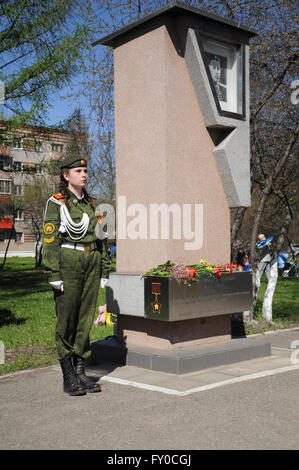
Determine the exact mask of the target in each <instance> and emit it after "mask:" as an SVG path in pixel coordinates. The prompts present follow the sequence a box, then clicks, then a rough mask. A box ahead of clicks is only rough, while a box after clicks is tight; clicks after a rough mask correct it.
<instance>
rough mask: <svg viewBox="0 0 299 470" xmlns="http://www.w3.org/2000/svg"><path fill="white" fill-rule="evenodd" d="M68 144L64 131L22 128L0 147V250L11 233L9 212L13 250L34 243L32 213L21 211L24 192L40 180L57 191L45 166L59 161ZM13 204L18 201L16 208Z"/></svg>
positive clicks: (34, 234)
mask: <svg viewBox="0 0 299 470" xmlns="http://www.w3.org/2000/svg"><path fill="white" fill-rule="evenodd" d="M0 126H3V123H1V122H0ZM70 142H71V134H70V133H69V132H67V131H65V130H60V129H55V130H53V129H48V128H42V127H35V126H22V127H21V128H19V129H18V131H17V132H14V135H13V136H11V139H9V144H7V145H0V250H1V244H5V242H6V241H7V240H8V239H9V236H10V233H11V229H10V228H9V227H10V222H9V220H12V217H13V214H12V212H14V229H15V230H14V233H13V238H12V240H11V244H12V249H13V245H14V244H17V245H20V244H28V243H30V244H34V243H35V241H36V231H35V230H34V226H33V221H32V217H31V214H30V212H29V211H28V210H27V211H26V210H24V209H23V208H22V197H23V196H24V189H25V188H26V185H32V183H33V182H34V181H37V180H38V179H40V180H41V178H43V181H47V183H48V184H49V187H50V188H51V190H52V191H55V190H56V187H57V185H56V181H55V179H53V177H52V176H50V175H49V174H48V173H47V170H46V169H45V163H47V162H49V161H53V160H58V159H60V157H61V155H62V153H63V152H64V151H65V148H66V146H67V144H69V143H70ZM16 201H20V204H19V209H18V206H17V205H16ZM13 207H14V209H13Z"/></svg>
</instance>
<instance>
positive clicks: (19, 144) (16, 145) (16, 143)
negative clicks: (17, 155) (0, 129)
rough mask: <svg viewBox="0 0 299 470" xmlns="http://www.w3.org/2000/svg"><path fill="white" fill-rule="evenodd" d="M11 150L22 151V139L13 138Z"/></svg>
mask: <svg viewBox="0 0 299 470" xmlns="http://www.w3.org/2000/svg"><path fill="white" fill-rule="evenodd" d="M13 148H14V149H18V150H22V149H23V139H22V138H21V137H14V138H13Z"/></svg>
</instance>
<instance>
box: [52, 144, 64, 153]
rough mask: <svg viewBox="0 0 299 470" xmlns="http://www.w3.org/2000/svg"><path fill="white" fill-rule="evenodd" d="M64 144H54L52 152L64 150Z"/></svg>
mask: <svg viewBox="0 0 299 470" xmlns="http://www.w3.org/2000/svg"><path fill="white" fill-rule="evenodd" d="M62 151H63V145H62V144H52V152H60V153H61V152H62Z"/></svg>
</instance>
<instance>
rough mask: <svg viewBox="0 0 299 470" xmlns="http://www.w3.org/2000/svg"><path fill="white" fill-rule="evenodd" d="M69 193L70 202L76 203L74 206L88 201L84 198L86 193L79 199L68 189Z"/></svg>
mask: <svg viewBox="0 0 299 470" xmlns="http://www.w3.org/2000/svg"><path fill="white" fill-rule="evenodd" d="M67 191H68V193H69V196H70V200H71V201H72V202H73V203H74V204H77V203H78V202H81V201H82V202H83V201H86V199H85V196H84V193H83V195H82V197H78V196H76V194H74V193H72V191H71V190H70V189H68V188H67ZM75 201H76V202H75Z"/></svg>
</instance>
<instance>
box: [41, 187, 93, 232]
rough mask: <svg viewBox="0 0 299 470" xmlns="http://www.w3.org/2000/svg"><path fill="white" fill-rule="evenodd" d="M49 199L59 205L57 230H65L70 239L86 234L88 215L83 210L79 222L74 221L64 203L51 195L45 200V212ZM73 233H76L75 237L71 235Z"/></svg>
mask: <svg viewBox="0 0 299 470" xmlns="http://www.w3.org/2000/svg"><path fill="white" fill-rule="evenodd" d="M49 201H52V202H54V203H55V204H58V206H60V227H59V232H61V233H65V232H67V234H68V236H69V237H70V238H71V239H72V240H81V238H83V237H84V235H85V234H86V232H87V229H88V226H89V217H88V214H86V213H85V212H84V214H83V217H82V219H81V221H80V222H78V223H75V222H74V221H73V220H72V218H71V216H70V213H69V211H68V208H67V207H66V205H65V204H63V203H61V202H60V201H58V200H57V199H56V198H55V197H53V196H51V197H50V199H48V201H47V205H46V210H45V214H46V212H47V208H48V204H49ZM70 232H72V233H74V234H76V235H78V236H77V237H73V235H71V233H70Z"/></svg>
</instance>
